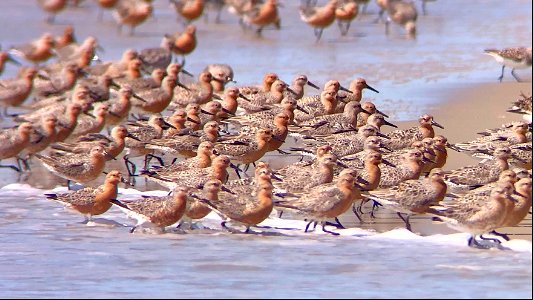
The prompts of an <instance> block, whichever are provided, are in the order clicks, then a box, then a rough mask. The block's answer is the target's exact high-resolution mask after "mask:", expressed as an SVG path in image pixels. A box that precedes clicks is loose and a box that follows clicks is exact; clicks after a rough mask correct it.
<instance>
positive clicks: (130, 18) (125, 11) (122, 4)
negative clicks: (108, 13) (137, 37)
mask: <svg viewBox="0 0 533 300" xmlns="http://www.w3.org/2000/svg"><path fill="white" fill-rule="evenodd" d="M152 10H153V7H152V4H150V3H148V2H146V1H142V0H120V1H119V2H118V3H117V4H116V5H115V11H114V12H113V16H114V17H115V20H117V22H118V24H119V27H118V29H119V33H121V32H122V25H128V26H130V35H133V34H134V31H135V27H137V26H139V25H140V24H141V23H143V22H144V21H146V20H147V19H148V17H149V16H150V15H151V14H152Z"/></svg>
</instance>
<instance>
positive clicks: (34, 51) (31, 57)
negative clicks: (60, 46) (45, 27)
mask: <svg viewBox="0 0 533 300" xmlns="http://www.w3.org/2000/svg"><path fill="white" fill-rule="evenodd" d="M53 47H54V37H53V36H52V34H51V33H48V32H46V33H44V34H43V35H42V36H41V37H40V38H38V39H36V40H33V41H31V42H29V43H27V44H23V45H17V46H13V47H11V50H9V52H10V53H11V54H14V55H16V56H20V57H22V58H24V59H25V60H27V61H30V62H33V63H34V64H38V63H40V62H44V61H46V60H48V59H49V58H50V57H52V56H53V55H54V51H53Z"/></svg>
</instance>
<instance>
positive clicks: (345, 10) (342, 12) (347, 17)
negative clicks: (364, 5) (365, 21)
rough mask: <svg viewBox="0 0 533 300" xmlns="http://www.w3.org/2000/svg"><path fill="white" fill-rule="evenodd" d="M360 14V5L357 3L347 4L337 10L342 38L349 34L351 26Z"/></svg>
mask: <svg viewBox="0 0 533 300" xmlns="http://www.w3.org/2000/svg"><path fill="white" fill-rule="evenodd" d="M358 13H359V5H357V3H356V2H345V3H344V4H342V5H341V6H339V7H338V8H337V9H336V10H335V18H336V19H337V25H339V30H340V31H341V35H342V36H345V35H346V34H347V33H348V30H349V29H350V25H351V24H352V21H353V20H354V19H355V18H356V17H357V14H358Z"/></svg>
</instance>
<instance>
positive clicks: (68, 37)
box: [54, 25, 77, 48]
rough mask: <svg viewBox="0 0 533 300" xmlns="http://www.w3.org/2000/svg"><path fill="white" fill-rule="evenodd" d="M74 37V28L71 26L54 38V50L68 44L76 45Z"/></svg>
mask: <svg viewBox="0 0 533 300" xmlns="http://www.w3.org/2000/svg"><path fill="white" fill-rule="evenodd" d="M76 42H77V41H76V36H75V35H74V27H72V26H71V25H69V26H67V27H65V29H63V34H62V35H60V36H58V37H56V39H55V41H54V47H55V48H62V47H65V46H68V45H70V44H73V43H76Z"/></svg>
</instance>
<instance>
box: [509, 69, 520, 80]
mask: <svg viewBox="0 0 533 300" xmlns="http://www.w3.org/2000/svg"><path fill="white" fill-rule="evenodd" d="M511 75H513V77H514V79H516V81H518V82H520V81H522V80H520V78H519V77H518V75H516V74H515V72H514V68H513V69H512V70H511Z"/></svg>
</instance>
